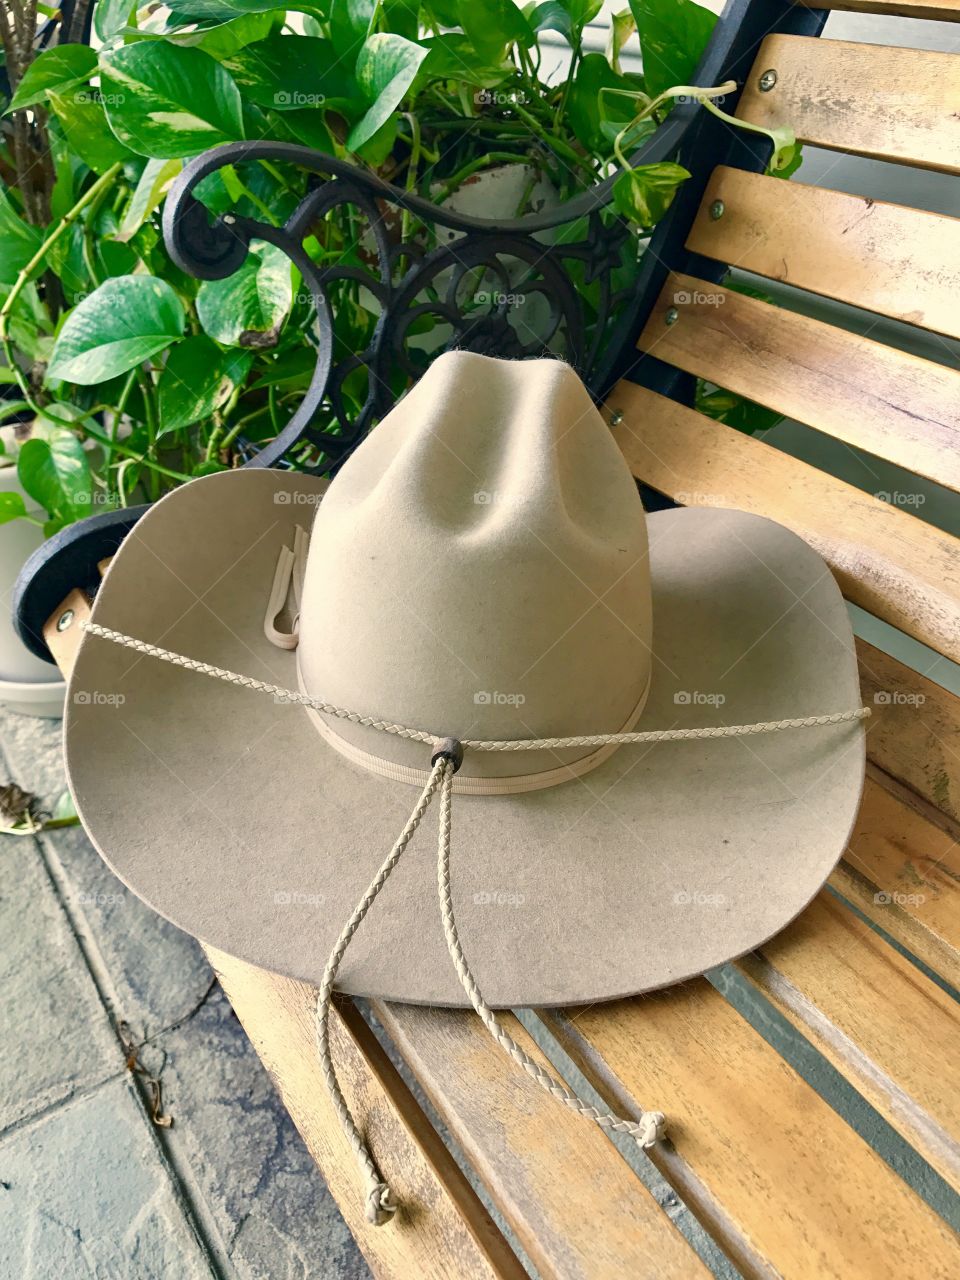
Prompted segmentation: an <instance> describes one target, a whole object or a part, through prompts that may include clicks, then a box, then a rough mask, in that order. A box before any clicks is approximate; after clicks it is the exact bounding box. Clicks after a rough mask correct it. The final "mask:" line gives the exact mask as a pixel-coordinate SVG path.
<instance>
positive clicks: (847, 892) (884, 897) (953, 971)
mask: <svg viewBox="0 0 960 1280" xmlns="http://www.w3.org/2000/svg"><path fill="white" fill-rule="evenodd" d="M956 837H957V830H956V828H955V827H951V826H949V825H947V826H943V825H941V824H940V823H938V822H936V821H935V820H934V819H933V818H932V817H931V815H930V813H929V811H928V812H921V811H920V810H918V809H917V808H916V807H915V806H914V805H913V804H912V803H911V795H910V793H909V792H906V791H903V790H901V789H899V788H896V787H894V788H893V789H891V788H890V785H889V781H888V780H887V779H886V775H881V774H879V773H878V772H876V771H874V770H871V772H870V774H869V775H868V777H867V782H866V786H865V788H864V793H863V804H862V806H861V809H860V816H859V818H858V819H857V826H856V830H855V832H854V834H853V836H852V837H851V839H850V844H849V846H848V848H847V850H846V852H845V854H844V857H843V861H842V862H841V863H840V864H839V866H838V867H837V868H836V869H835V871H834V872H833V874H832V875H831V877H830V884H831V886H832V887H833V888H834V889H835V890H836V891H837V893H839V894H841V895H842V896H843V897H844V898H846V899H847V901H849V902H851V903H853V905H854V906H855V907H856V908H857V909H858V910H859V911H862V912H863V914H864V915H865V916H867V917H868V918H869V919H870V920H871V921H873V923H874V924H876V925H878V926H879V927H880V928H881V929H882V930H883V931H884V932H885V933H888V934H889V935H890V937H892V938H894V939H895V940H896V941H897V942H899V943H900V944H901V945H902V946H903V947H905V948H906V949H907V950H908V951H909V952H911V953H912V954H913V955H915V956H916V957H917V958H918V959H919V960H921V961H922V962H923V963H924V964H926V965H928V966H929V968H930V969H931V970H932V971H933V972H934V973H937V974H939V975H940V977H942V978H943V979H944V980H945V981H947V982H949V983H950V984H951V985H952V986H954V987H956V988H958V989H960V844H958V843H957V839H956Z"/></svg>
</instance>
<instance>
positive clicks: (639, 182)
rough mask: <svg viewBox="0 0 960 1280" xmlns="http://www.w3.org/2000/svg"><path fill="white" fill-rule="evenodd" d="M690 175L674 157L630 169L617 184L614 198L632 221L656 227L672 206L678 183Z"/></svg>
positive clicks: (644, 225) (643, 225)
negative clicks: (658, 162)
mask: <svg viewBox="0 0 960 1280" xmlns="http://www.w3.org/2000/svg"><path fill="white" fill-rule="evenodd" d="M689 177H690V173H689V172H688V170H686V169H684V168H683V167H682V165H679V164H673V163H672V162H670V161H664V162H663V163H661V164H645V165H641V166H640V168H638V169H628V170H627V171H626V172H625V173H621V174H620V177H619V178H618V179H617V181H616V183H615V184H614V188H613V198H614V202H615V203H616V206H617V208H618V209H619V210H620V212H621V213H622V214H623V215H624V216H625V217H627V218H630V219H631V221H633V222H636V223H639V225H640V226H641V227H653V226H656V224H657V223H658V222H659V221H660V219H661V218H662V217H663V215H664V214H665V213H666V211H667V210H668V209H669V208H670V204H671V202H672V201H673V197H674V195H675V194H676V190H677V187H678V186H679V185H680V183H681V182H683V181H684V180H685V179H687V178H689Z"/></svg>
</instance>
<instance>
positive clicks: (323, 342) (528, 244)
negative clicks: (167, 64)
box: [163, 108, 692, 473]
mask: <svg viewBox="0 0 960 1280" xmlns="http://www.w3.org/2000/svg"><path fill="white" fill-rule="evenodd" d="M691 119H692V111H691V110H686V109H683V108H681V109H679V110H677V111H675V112H674V113H673V114H672V115H671V116H670V118H669V120H668V121H667V122H666V123H665V124H664V125H662V126H661V128H660V129H659V130H658V131H657V133H656V134H654V136H653V137H652V138H651V139H650V140H649V141H648V142H647V144H646V145H645V146H644V147H643V149H642V150H641V151H640V152H639V153H638V154H637V156H636V157H635V158H634V162H635V163H636V164H649V163H652V162H654V161H657V160H661V159H664V158H666V157H668V156H670V155H671V154H673V153H674V152H675V151H676V149H677V147H678V145H679V143H680V140H681V138H682V137H683V134H684V132H685V130H686V128H687V127H688V125H689V123H690V121H691ZM251 160H267V161H272V162H275V163H276V162H286V163H290V164H293V165H296V166H298V167H299V168H302V169H305V170H307V171H308V172H309V173H310V174H312V175H314V178H313V179H312V182H311V185H310V187H309V188H308V190H307V192H306V194H305V195H304V196H303V198H302V199H301V200H300V202H299V204H298V205H297V207H296V208H295V209H294V211H293V213H292V214H291V215H290V217H289V218H288V219H287V221H286V223H285V224H284V225H283V226H281V227H275V226H271V225H269V224H267V223H265V222H261V221H258V220H256V219H254V218H249V217H244V216H240V215H239V214H230V213H228V214H223V215H221V216H219V217H212V216H211V214H210V213H209V212H208V210H207V209H206V207H205V206H204V205H203V204H202V203H201V201H200V199H199V198H198V196H197V194H196V190H197V187H198V184H199V183H201V182H202V181H203V180H204V179H205V178H208V177H209V176H210V175H211V174H213V173H215V172H216V171H218V170H220V169H222V168H223V167H225V166H227V165H235V164H239V163H242V162H245V161H251ZM612 188H613V179H608V180H607V181H606V182H603V183H600V184H598V185H597V186H596V187H594V188H593V189H591V190H589V191H586V192H584V193H582V195H580V196H578V197H576V198H575V199H573V200H571V201H568V202H566V203H565V204H563V205H560V206H558V207H555V208H553V209H547V210H546V211H544V212H540V213H535V214H529V215H527V216H525V217H521V218H514V219H510V220H506V221H504V220H499V221H497V220H492V219H483V218H477V217H472V216H469V215H466V214H462V213H457V212H454V211H452V210H450V209H448V208H444V207H442V206H438V205H434V204H431V203H430V202H429V201H427V200H424V199H423V198H421V197H419V196H416V195H412V194H410V193H408V192H405V191H402V190H401V189H399V188H397V187H393V186H391V185H390V184H388V183H386V182H384V181H383V180H381V179H380V178H378V177H377V176H376V175H374V174H372V173H369V172H366V171H364V170H361V169H359V168H357V167H355V166H353V165H350V164H347V163H346V162H344V161H341V160H338V159H336V158H335V157H333V156H328V155H325V154H323V153H321V152H317V151H313V150H310V149H309V148H306V147H299V146H295V145H291V144H286V143H274V142H255V143H235V144H230V145H228V146H224V147H219V148H217V149H215V150H213V151H210V152H207V153H205V154H204V155H202V156H199V157H198V158H197V159H196V160H194V161H192V162H191V163H189V164H188V165H187V166H186V167H185V168H184V170H183V172H182V173H181V175H180V176H179V178H178V179H177V181H176V182H175V184H174V186H173V188H172V189H171V191H170V194H169V196H168V198H167V202H166V206H165V209H164V218H163V229H164V238H165V240H166V244H167V249H168V252H169V253H170V256H171V257H172V258H173V260H174V262H176V264H177V265H178V266H179V267H180V268H181V269H182V270H184V271H186V272H187V273H188V274H190V275H192V276H194V277H196V278H198V279H203V280H218V279H223V278H225V277H227V276H229V275H231V274H233V272H235V271H236V270H237V269H238V268H239V267H240V266H241V265H242V263H243V262H244V260H245V258H246V255H247V253H248V251H249V248H250V245H251V243H252V242H254V241H268V242H269V243H271V244H274V245H276V246H277V247H278V248H280V249H281V250H282V251H283V252H284V253H285V254H286V255H287V256H288V257H289V258H290V260H291V261H292V262H293V263H294V264H295V265H296V267H297V268H298V270H299V271H300V274H301V276H302V279H303V284H304V288H305V289H306V290H309V293H310V296H311V299H312V305H313V310H314V314H315V325H314V335H313V343H314V346H315V349H316V365H315V368H314V372H313V376H312V379H311V382H310V385H309V388H308V389H307V391H306V393H305V395H304V398H303V400H302V401H301V403H300V405H299V406H298V408H297V410H296V412H295V413H294V415H293V417H292V418H291V419H290V420H289V422H287V423H286V424H285V425H284V426H283V428H282V429H281V430H280V431H279V432H278V433H277V434H276V435H275V437H274V438H273V439H271V440H270V441H269V442H268V443H266V444H264V445H254V444H251V443H249V442H248V443H247V444H246V446H245V448H246V455H247V457H248V464H249V465H254V466H274V465H277V463H280V462H281V460H282V459H284V458H285V457H286V458H290V457H291V451H293V450H294V449H295V450H296V455H295V456H296V459H297V465H298V466H301V467H303V468H304V469H306V470H310V471H314V472H317V473H322V472H326V471H330V470H332V469H334V468H335V467H336V465H337V464H338V463H339V462H340V461H342V460H343V458H344V457H345V456H346V455H347V454H348V453H349V452H350V451H351V449H352V448H353V447H354V446H355V445H356V444H357V443H358V441H359V440H360V439H361V438H362V437H363V435H364V434H365V433H366V432H367V431H368V430H369V429H370V427H371V426H373V425H374V423H376V422H377V421H378V420H379V419H380V418H381V417H382V416H383V415H384V414H385V413H386V412H387V411H388V410H389V408H390V407H391V405H392V404H393V403H394V401H395V400H396V399H397V397H398V395H399V394H400V393H401V392H402V390H403V389H404V387H405V386H407V385H409V384H410V382H412V381H413V380H415V379H416V378H417V377H418V376H419V374H420V373H422V372H423V369H424V368H425V366H426V363H427V361H428V360H429V359H430V358H432V357H433V356H434V355H436V354H438V353H439V351H441V350H446V349H448V348H451V347H458V348H464V349H467V350H471V351H479V352H484V353H487V354H497V355H501V356H514V357H526V356H534V355H540V354H554V355H558V356H562V357H563V358H565V359H566V360H568V361H569V362H570V363H571V364H573V365H574V367H575V368H577V369H578V371H579V372H580V373H581V374H582V375H583V376H584V377H585V378H586V379H587V380H588V381H589V379H590V374H591V371H592V370H593V369H594V367H595V365H596V362H597V359H598V356H599V354H600V353H601V351H602V349H603V348H604V346H605V345H608V344H609V343H610V342H611V341H618V340H622V338H623V334H622V332H621V333H618V331H617V320H618V316H619V315H620V312H621V309H622V306H623V303H624V301H625V299H626V298H627V297H628V296H629V292H630V288H631V285H632V283H633V281H634V279H635V273H636V264H637V261H638V255H639V252H640V249H639V246H638V241H637V238H636V236H635V234H634V233H633V232H631V230H630V229H629V228H628V227H627V226H626V225H625V223H624V222H623V221H622V220H621V219H620V218H618V217H617V216H616V215H615V213H614V211H613V208H612ZM343 207H349V209H350V210H351V211H352V214H353V216H354V218H355V219H359V222H360V224H361V226H362V233H361V234H362V248H363V253H362V255H361V257H362V263H361V265H360V266H358V265H356V263H355V262H354V263H347V262H341V263H338V262H333V263H327V264H326V265H322V266H320V265H318V264H317V263H316V262H314V261H313V260H312V259H311V257H310V255H309V254H308V252H307V250H306V248H305V247H304V241H305V240H306V238H307V237H308V236H309V235H310V234H311V229H313V228H316V227H317V225H318V224H319V223H320V222H321V221H323V220H324V219H325V218H326V217H327V216H328V215H330V214H331V213H332V212H333V211H335V210H337V209H338V208H343ZM405 223H409V224H412V225H413V227H414V229H415V230H414V234H409V232H408V233H407V234H404V224H405ZM347 289H352V290H354V291H356V290H360V291H362V292H363V295H364V297H365V299H366V301H367V302H368V303H369V304H370V308H369V309H372V310H373V311H374V312H375V313H376V316H377V318H376V322H375V324H374V326H373V329H372V333H371V334H370V335H369V337H368V340H367V341H366V343H365V344H364V345H363V348H362V349H360V350H350V349H345V347H344V344H343V343H342V341H341V340H340V339H339V338H338V334H337V313H338V304H339V301H340V299H341V298H342V296H343V294H344V291H345V290H347ZM428 326H429V328H430V339H429V341H428V340H425V339H424V336H423V330H424V328H425V327H428ZM348 379H350V380H351V385H352V388H353V393H352V397H351V399H352V405H353V407H352V408H351V407H348V405H347V398H346V397H345V395H344V386H345V383H346V382H347V380H348ZM363 379H365V391H364V392H363V393H362V394H361V396H360V397H359V399H360V401H361V403H360V407H359V410H358V409H357V407H356V406H357V402H358V396H357V391H356V387H357V384H358V380H363ZM241 443H243V442H241Z"/></svg>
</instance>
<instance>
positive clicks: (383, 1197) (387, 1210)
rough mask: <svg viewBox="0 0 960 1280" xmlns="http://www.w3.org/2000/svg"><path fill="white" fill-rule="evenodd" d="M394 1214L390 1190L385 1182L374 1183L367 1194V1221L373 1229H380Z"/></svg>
mask: <svg viewBox="0 0 960 1280" xmlns="http://www.w3.org/2000/svg"><path fill="white" fill-rule="evenodd" d="M396 1212H397V1206H396V1205H395V1204H394V1202H393V1199H392V1197H391V1195H390V1188H389V1187H388V1186H387V1184H386V1183H385V1182H375V1183H374V1184H373V1186H372V1187H371V1188H370V1190H369V1191H368V1192H367V1221H368V1222H372V1223H373V1225H374V1226H375V1227H382V1226H384V1224H385V1223H387V1222H389V1221H390V1219H391V1218H392V1217H393V1215H394V1214H395V1213H396Z"/></svg>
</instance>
